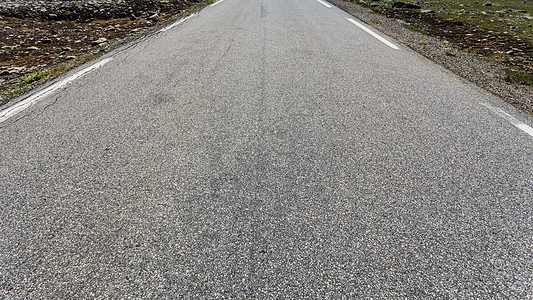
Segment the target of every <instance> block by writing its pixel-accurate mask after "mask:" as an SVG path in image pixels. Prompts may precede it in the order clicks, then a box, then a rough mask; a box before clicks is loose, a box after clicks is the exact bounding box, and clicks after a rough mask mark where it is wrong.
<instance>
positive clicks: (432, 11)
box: [420, 9, 435, 14]
mask: <svg viewBox="0 0 533 300" xmlns="http://www.w3.org/2000/svg"><path fill="white" fill-rule="evenodd" d="M420 12H421V13H423V14H434V13H435V11H434V10H432V9H423V10H421V11H420Z"/></svg>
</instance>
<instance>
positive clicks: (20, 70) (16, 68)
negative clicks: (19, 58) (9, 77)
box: [7, 67, 26, 74]
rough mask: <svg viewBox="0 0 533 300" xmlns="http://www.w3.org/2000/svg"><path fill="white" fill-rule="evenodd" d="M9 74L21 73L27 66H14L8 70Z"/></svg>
mask: <svg viewBox="0 0 533 300" xmlns="http://www.w3.org/2000/svg"><path fill="white" fill-rule="evenodd" d="M7 71H8V72H9V74H20V73H24V72H26V68H25V67H13V68H10V69H8V70H7Z"/></svg>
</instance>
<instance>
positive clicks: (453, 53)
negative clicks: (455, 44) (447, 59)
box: [444, 51, 457, 56]
mask: <svg viewBox="0 0 533 300" xmlns="http://www.w3.org/2000/svg"><path fill="white" fill-rule="evenodd" d="M444 54H446V55H448V56H457V53H455V52H452V51H446V52H444Z"/></svg>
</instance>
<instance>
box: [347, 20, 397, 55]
mask: <svg viewBox="0 0 533 300" xmlns="http://www.w3.org/2000/svg"><path fill="white" fill-rule="evenodd" d="M346 20H348V21H350V23H352V24H354V25H355V26H357V27H359V28H361V29H363V30H364V31H366V32H367V33H368V34H370V35H371V36H373V37H375V38H376V39H378V40H380V41H382V42H383V43H385V44H386V45H387V46H389V47H391V48H392V49H395V50H399V49H400V48H398V46H396V45H394V44H393V43H391V42H389V41H387V40H386V39H384V38H383V37H381V36H380V35H379V34H377V33H375V32H374V31H372V30H370V29H369V28H368V27H366V26H365V25H363V24H361V23H359V22H357V21H356V20H354V19H352V18H346Z"/></svg>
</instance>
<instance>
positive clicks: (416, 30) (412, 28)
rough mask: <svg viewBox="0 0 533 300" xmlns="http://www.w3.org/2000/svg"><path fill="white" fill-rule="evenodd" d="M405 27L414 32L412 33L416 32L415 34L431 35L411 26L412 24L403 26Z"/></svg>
mask: <svg viewBox="0 0 533 300" xmlns="http://www.w3.org/2000/svg"><path fill="white" fill-rule="evenodd" d="M402 26H403V27H405V28H407V29H409V30H412V31H415V32H418V33H422V34H425V35H429V33H427V32H426V31H424V30H422V29H420V28H418V27H415V26H413V25H410V24H402Z"/></svg>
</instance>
